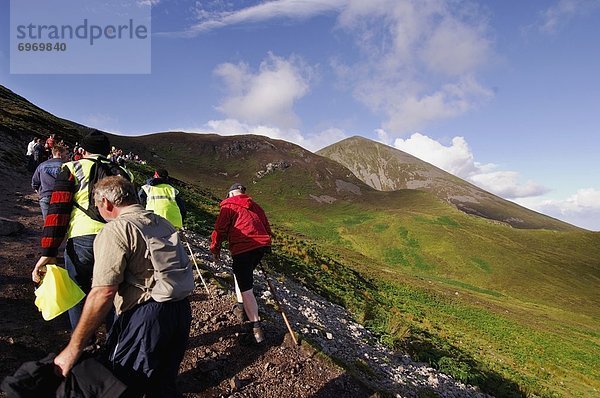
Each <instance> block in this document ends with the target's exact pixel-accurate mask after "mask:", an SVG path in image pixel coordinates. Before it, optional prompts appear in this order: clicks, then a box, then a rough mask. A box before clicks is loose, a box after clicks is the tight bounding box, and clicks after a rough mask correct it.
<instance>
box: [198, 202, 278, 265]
mask: <svg viewBox="0 0 600 398" xmlns="http://www.w3.org/2000/svg"><path fill="white" fill-rule="evenodd" d="M220 206H221V212H220V213H219V216H218V217H217V222H216V223H215V230H214V231H213V233H212V235H211V237H210V238H211V239H210V240H211V242H210V251H211V252H213V253H219V252H220V251H221V243H223V241H226V240H227V241H229V250H231V254H232V255H236V254H240V253H244V252H248V251H250V250H254V249H257V248H259V247H265V246H271V235H272V232H271V226H270V225H269V220H267V216H266V215H265V212H264V210H263V209H262V208H261V207H260V206H259V205H258V204H256V203H254V202H253V201H252V198H251V197H250V196H248V195H244V194H242V195H236V196H232V197H231V198H227V199H225V200H223V201H222V202H221V204H220Z"/></svg>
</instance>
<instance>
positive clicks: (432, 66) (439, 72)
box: [333, 0, 493, 136]
mask: <svg viewBox="0 0 600 398" xmlns="http://www.w3.org/2000/svg"><path fill="white" fill-rule="evenodd" d="M338 24H339V27H340V28H341V29H344V30H346V31H348V32H349V33H350V34H351V35H353V37H355V40H356V42H357V44H358V46H359V48H360V50H361V54H362V57H361V58H362V59H361V60H360V61H359V62H357V63H355V64H352V65H343V64H339V63H336V64H334V65H333V66H334V69H335V70H336V71H337V72H338V74H339V76H340V77H341V78H342V79H344V80H345V81H346V82H347V85H348V86H349V87H350V88H351V89H352V91H353V94H354V96H355V98H357V99H358V100H359V101H361V102H363V103H364V104H366V105H367V106H368V107H369V108H370V109H371V110H373V111H375V112H377V113H381V114H382V115H384V116H385V117H386V119H387V120H386V121H385V122H384V123H383V127H384V128H385V129H386V131H388V134H392V135H394V136H399V135H402V134H404V133H408V132H411V131H414V130H416V129H419V128H422V127H424V126H426V125H427V124H429V123H431V122H435V121H438V120H443V119H446V118H452V117H455V116H458V115H461V114H463V113H465V112H467V111H469V110H471V109H473V108H474V107H476V106H477V105H479V104H480V103H482V102H484V101H486V100H488V99H489V98H491V97H492V95H493V93H492V91H491V90H489V89H487V88H486V87H484V86H483V85H482V84H481V83H479V82H478V81H477V79H476V77H475V74H476V72H477V71H478V69H479V68H480V67H481V66H482V65H484V64H485V63H486V62H488V61H489V59H490V58H491V57H492V55H493V54H492V50H491V40H490V39H489V38H488V37H487V33H486V30H487V28H486V19H485V17H484V16H482V15H479V14H478V13H477V10H476V9H471V8H466V7H460V6H457V4H454V3H452V4H449V3H448V2H447V1H444V0H430V1H425V2H424V1H417V0H407V1H395V0H374V1H369V2H365V1H362V0H351V1H349V2H348V7H345V8H343V9H342V12H341V14H340V17H339V20H338Z"/></svg>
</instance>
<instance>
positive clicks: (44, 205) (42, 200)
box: [40, 196, 50, 221]
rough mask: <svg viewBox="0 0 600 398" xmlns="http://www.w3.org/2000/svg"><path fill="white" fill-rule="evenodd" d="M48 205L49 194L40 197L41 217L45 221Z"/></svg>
mask: <svg viewBox="0 0 600 398" xmlns="http://www.w3.org/2000/svg"><path fill="white" fill-rule="evenodd" d="M48 207H50V196H44V197H43V198H40V209H42V219H43V220H44V221H46V216H47V215H48Z"/></svg>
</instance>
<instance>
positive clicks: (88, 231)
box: [31, 130, 131, 329]
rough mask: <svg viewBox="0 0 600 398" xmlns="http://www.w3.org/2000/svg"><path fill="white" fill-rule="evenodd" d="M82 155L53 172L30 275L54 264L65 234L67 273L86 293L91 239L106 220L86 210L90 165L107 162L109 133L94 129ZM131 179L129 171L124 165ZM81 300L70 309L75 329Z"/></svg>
mask: <svg viewBox="0 0 600 398" xmlns="http://www.w3.org/2000/svg"><path fill="white" fill-rule="evenodd" d="M81 147H82V148H83V158H82V159H81V160H77V161H72V162H67V163H64V164H63V165H62V168H61V170H60V172H59V173H58V175H57V176H56V181H55V183H54V189H53V190H52V195H51V196H50V205H49V207H48V215H47V216H46V218H45V222H44V229H43V231H42V240H41V248H42V256H41V257H40V258H39V260H38V261H37V263H36V265H35V267H34V269H33V271H32V274H31V277H32V279H33V281H34V282H36V283H39V282H40V280H41V277H42V275H43V272H44V266H45V265H47V264H56V256H57V254H58V248H59V247H60V245H61V244H62V242H63V240H64V239H65V237H66V238H67V245H66V248H65V253H64V259H65V268H66V269H67V271H68V272H69V276H70V277H71V279H73V280H74V281H75V282H76V283H77V284H78V285H79V287H81V289H82V290H83V291H84V293H86V294H87V293H88V292H89V291H90V289H91V283H92V270H93V267H94V239H95V238H96V235H97V234H98V232H100V231H101V230H102V228H103V227H104V225H105V223H104V222H101V221H97V220H94V219H92V218H91V217H90V216H89V215H88V214H87V212H86V211H85V210H86V209H87V208H88V206H89V190H90V189H92V187H91V186H89V185H90V174H91V171H92V166H93V165H94V164H95V163H96V161H95V160H99V161H100V162H103V163H108V162H109V161H108V159H106V155H108V153H109V152H110V142H109V140H108V137H107V136H106V135H104V134H103V133H102V132H100V131H98V130H93V131H92V132H90V133H89V134H88V135H86V136H85V137H84V138H83V140H82V141H81ZM123 172H124V173H126V174H128V175H129V176H130V179H131V174H130V173H129V172H128V171H127V170H125V169H123ZM82 309H83V301H81V302H80V303H79V304H77V305H76V306H75V307H73V308H71V309H70V310H69V321H70V323H71V328H72V329H75V326H76V325H77V322H78V321H79V318H80V316H81V311H82Z"/></svg>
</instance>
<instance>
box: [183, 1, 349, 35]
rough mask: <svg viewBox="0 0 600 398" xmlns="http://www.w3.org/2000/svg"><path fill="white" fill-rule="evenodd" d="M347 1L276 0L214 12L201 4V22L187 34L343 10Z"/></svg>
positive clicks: (199, 15) (199, 10)
mask: <svg viewBox="0 0 600 398" xmlns="http://www.w3.org/2000/svg"><path fill="white" fill-rule="evenodd" d="M346 2H347V1H346V0H275V1H269V2H265V3H261V4H257V5H255V6H251V7H247V8H242V9H240V10H236V11H218V12H211V11H208V10H206V9H205V8H204V6H203V5H202V3H199V4H200V6H199V8H198V9H197V11H196V12H197V15H198V17H199V21H198V23H197V24H195V25H194V26H192V27H191V28H190V29H189V30H188V31H187V32H186V33H188V34H189V35H197V34H199V33H202V32H207V31H210V30H213V29H218V28H223V27H226V26H230V25H238V24H244V23H258V22H264V21H268V20H271V19H274V18H287V19H304V18H310V17H313V16H315V15H320V14H324V13H327V12H331V11H333V10H337V9H340V8H341V7H343V6H344V5H345V3H346Z"/></svg>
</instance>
